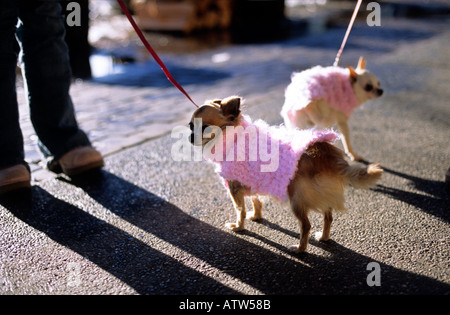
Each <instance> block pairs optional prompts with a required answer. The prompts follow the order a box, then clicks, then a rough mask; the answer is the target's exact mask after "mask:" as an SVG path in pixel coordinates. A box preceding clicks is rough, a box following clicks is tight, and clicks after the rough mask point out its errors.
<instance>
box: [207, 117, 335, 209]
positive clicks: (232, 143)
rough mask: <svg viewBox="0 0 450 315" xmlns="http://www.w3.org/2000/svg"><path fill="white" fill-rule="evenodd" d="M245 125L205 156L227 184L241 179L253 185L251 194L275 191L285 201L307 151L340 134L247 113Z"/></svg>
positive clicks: (223, 138)
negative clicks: (273, 121) (254, 117)
mask: <svg viewBox="0 0 450 315" xmlns="http://www.w3.org/2000/svg"><path fill="white" fill-rule="evenodd" d="M241 126H242V128H239V127H238V128H235V129H233V132H232V133H228V132H223V133H222V136H219V137H218V139H217V141H216V142H215V144H214V150H211V155H205V158H206V159H207V160H209V161H211V162H214V163H215V164H216V172H217V173H218V174H219V175H220V176H221V177H222V178H223V179H224V180H225V183H224V184H225V185H226V180H237V181H239V182H240V183H242V184H244V185H245V186H247V187H249V191H247V194H259V195H272V196H275V197H276V198H278V199H279V200H281V201H285V200H287V197H288V196H287V188H288V185H289V183H290V182H291V180H292V179H293V178H294V175H295V172H296V171H297V165H298V161H299V159H300V157H301V155H302V154H303V152H304V151H305V150H306V149H307V148H308V147H309V146H310V145H312V144H313V143H315V142H325V141H326V142H331V141H334V140H335V139H336V138H337V135H336V133H334V132H333V131H323V130H322V131H318V130H294V129H288V128H286V127H285V126H269V125H268V124H267V123H266V122H264V121H262V120H258V121H255V122H254V123H253V122H252V121H251V119H250V117H248V116H245V115H244V116H243V118H242V120H241ZM230 131H231V129H230ZM221 148H222V149H221ZM221 150H222V152H219V151H221Z"/></svg>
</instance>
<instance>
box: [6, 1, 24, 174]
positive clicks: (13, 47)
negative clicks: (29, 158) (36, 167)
mask: <svg viewBox="0 0 450 315" xmlns="http://www.w3.org/2000/svg"><path fill="white" fill-rule="evenodd" d="M17 20H18V7H17V3H16V0H2V1H0V75H1V79H0V169H1V168H5V167H9V166H13V165H16V164H22V163H24V151H23V137H22V132H21V130H20V124H19V109H18V104H17V95H16V66H17V53H18V46H17V42H16V38H15V32H16V25H17Z"/></svg>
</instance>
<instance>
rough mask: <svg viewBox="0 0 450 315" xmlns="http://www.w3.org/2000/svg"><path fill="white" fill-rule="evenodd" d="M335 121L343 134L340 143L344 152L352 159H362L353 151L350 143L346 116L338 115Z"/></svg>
mask: <svg viewBox="0 0 450 315" xmlns="http://www.w3.org/2000/svg"><path fill="white" fill-rule="evenodd" d="M342 116H344V114H342ZM337 123H338V126H339V129H340V130H341V133H342V136H343V139H342V144H343V145H344V150H345V153H347V155H348V156H349V157H350V159H351V160H352V161H363V160H364V158H363V157H361V156H359V155H357V154H356V153H355V151H353V148H352V145H351V143H350V130H349V128H348V123H347V117H339V118H338V119H337Z"/></svg>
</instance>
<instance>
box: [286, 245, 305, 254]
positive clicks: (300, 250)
mask: <svg viewBox="0 0 450 315" xmlns="http://www.w3.org/2000/svg"><path fill="white" fill-rule="evenodd" d="M289 250H290V251H291V252H294V253H303V252H304V251H305V250H306V246H302V247H300V245H291V246H289Z"/></svg>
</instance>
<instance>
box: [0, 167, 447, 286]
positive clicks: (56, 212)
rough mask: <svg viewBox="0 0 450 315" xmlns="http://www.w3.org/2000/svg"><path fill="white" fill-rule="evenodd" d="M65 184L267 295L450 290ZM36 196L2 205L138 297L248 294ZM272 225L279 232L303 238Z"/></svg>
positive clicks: (117, 192) (130, 188)
mask: <svg viewBox="0 0 450 315" xmlns="http://www.w3.org/2000/svg"><path fill="white" fill-rule="evenodd" d="M59 180H60V181H63V182H64V183H65V184H61V186H63V187H62V188H58V189H62V190H63V191H66V190H67V193H68V194H70V186H69V188H68V187H66V186H67V185H66V184H70V185H73V186H76V187H79V188H82V189H83V190H84V192H83V193H86V194H88V195H89V196H90V198H92V199H93V201H95V202H96V203H98V204H99V205H101V206H103V207H104V208H105V209H104V210H103V211H104V212H106V213H104V215H107V214H108V213H109V212H110V213H112V214H114V215H115V216H117V217H118V218H120V219H121V220H124V221H126V222H127V224H131V225H133V226H135V227H137V228H139V229H140V230H141V231H142V232H141V233H145V234H146V235H149V236H150V237H151V238H156V241H157V240H158V239H159V240H163V241H164V242H167V243H168V244H170V245H171V246H173V247H174V248H178V249H180V250H182V251H183V252H185V253H186V254H188V255H191V256H192V257H195V258H196V259H199V260H200V262H201V261H203V262H205V263H206V264H207V265H209V266H211V267H212V268H215V269H217V270H218V271H220V272H222V273H224V274H227V275H228V276H231V278H234V279H236V280H239V281H240V282H242V283H245V284H246V285H247V286H250V287H252V288H254V289H256V290H257V291H259V292H262V293H264V294H300V293H307V294H314V293H322V294H323V293H335V294H336V293H341V294H342V293H345V294H351V293H354V294H361V293H367V294H372V293H385V294H388V293H392V294H397V293H421V292H428V293H430V292H441V293H442V292H449V286H448V285H447V284H445V283H442V282H439V281H436V280H434V279H431V278H428V277H425V276H421V275H417V274H414V273H410V272H407V271H403V270H401V269H397V268H395V267H393V266H390V265H387V264H384V263H382V262H379V264H380V266H381V270H382V286H381V287H370V286H368V285H367V283H366V278H367V276H368V273H369V272H368V271H367V270H366V267H367V264H368V263H370V262H373V261H374V259H372V258H370V257H367V256H364V255H361V254H359V253H357V252H355V251H352V250H349V249H347V248H345V247H343V246H341V245H339V244H337V243H335V242H333V241H331V242H328V243H327V244H322V243H320V242H315V241H314V240H312V241H311V242H310V245H312V246H318V247H322V248H323V249H324V250H326V251H328V252H329V253H330V257H323V256H321V255H315V254H310V253H304V254H301V255H295V254H290V255H280V254H277V253H275V252H274V251H273V250H270V249H268V248H266V246H260V245H258V244H255V243H254V242H250V241H248V240H246V239H245V238H244V237H241V236H239V235H236V234H234V233H231V232H227V231H223V230H221V229H218V228H216V227H214V226H212V225H210V224H208V223H206V222H203V221H201V220H199V219H196V218H194V217H192V216H191V215H189V214H187V213H186V212H185V211H183V210H182V209H180V208H178V207H177V206H175V205H173V204H171V203H170V202H168V201H166V200H164V199H162V198H160V197H158V196H157V195H155V194H152V193H151V192H148V191H147V190H145V189H142V188H140V187H138V186H136V185H134V184H132V183H130V182H128V181H126V180H124V179H122V178H120V177H118V176H116V175H114V174H111V173H109V172H107V171H104V170H103V171H101V172H100V173H98V174H97V175H95V177H92V176H89V177H87V178H86V177H84V178H76V179H72V180H67V179H65V178H62V177H61V178H59ZM30 196H31V198H30V200H29V202H22V203H21V204H18V203H15V202H14V201H12V202H11V200H10V202H7V201H5V200H4V199H1V200H0V203H1V205H3V206H4V207H5V208H7V209H9V210H10V211H11V212H13V213H15V214H16V216H18V217H19V218H20V219H22V220H23V221H24V222H25V223H27V224H28V225H30V226H31V227H33V228H35V229H37V230H39V231H42V232H44V233H45V234H46V235H47V236H48V237H50V238H51V239H52V240H54V241H55V242H57V243H59V244H61V245H63V246H64V247H66V248H68V249H70V250H72V251H74V252H76V253H78V254H80V255H81V256H83V257H85V258H86V259H88V260H90V261H92V262H93V263H95V264H96V265H97V266H98V267H100V268H102V269H103V270H105V271H107V272H108V273H110V274H112V275H113V276H115V277H116V278H118V279H120V280H121V281H123V282H124V283H126V284H127V285H129V286H130V287H132V288H134V289H135V290H136V291H137V292H138V293H141V294H237V293H242V292H246V291H240V290H239V289H238V288H239V287H240V286H241V285H240V284H236V286H231V287H230V286H229V285H227V284H225V283H224V282H223V281H218V280H215V279H214V278H213V277H211V276H210V275H208V274H205V273H204V272H202V268H204V267H202V266H201V265H200V266H196V265H195V264H194V265H192V262H190V259H189V258H187V259H186V260H180V259H179V257H178V259H176V258H175V256H176V255H175V253H174V254H173V255H172V254H171V253H168V252H167V251H165V252H164V253H163V252H161V251H160V250H158V247H155V246H152V244H151V243H148V242H144V241H143V239H140V238H139V237H138V236H132V235H130V234H129V233H127V232H126V231H124V230H123V229H121V228H120V224H119V225H117V224H115V225H112V224H110V223H108V222H106V221H105V220H103V219H101V215H99V214H98V213H97V214H96V215H95V216H94V215H93V214H91V213H89V212H90V211H88V210H82V209H80V208H79V207H77V206H75V205H73V204H71V203H69V202H66V201H63V200H61V199H58V198H56V197H54V196H53V195H52V194H51V193H49V192H47V191H46V190H44V189H43V188H41V187H39V186H34V187H33V189H32V193H31V194H30ZM93 211H94V212H95V211H96V210H93ZM266 223H267V224H269V225H270V226H271V227H273V228H276V229H277V230H278V231H280V232H283V233H287V234H288V235H291V236H295V237H297V236H298V234H296V233H294V232H292V231H289V230H286V229H283V228H281V227H278V226H277V225H274V224H271V223H270V222H266ZM243 233H245V234H246V235H250V236H251V237H253V238H257V239H259V240H261V241H263V242H265V243H266V244H269V245H270V246H272V247H275V248H278V249H281V250H282V251H284V252H285V253H288V250H287V249H285V248H284V247H283V246H282V245H280V244H277V243H276V242H274V241H272V240H268V239H266V238H264V237H263V236H260V235H257V234H256V233H253V232H251V231H246V232H243ZM156 243H157V242H156ZM206 268H208V267H206ZM383 275H384V276H383ZM219 278H220V277H219ZM418 284H420V285H418Z"/></svg>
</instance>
